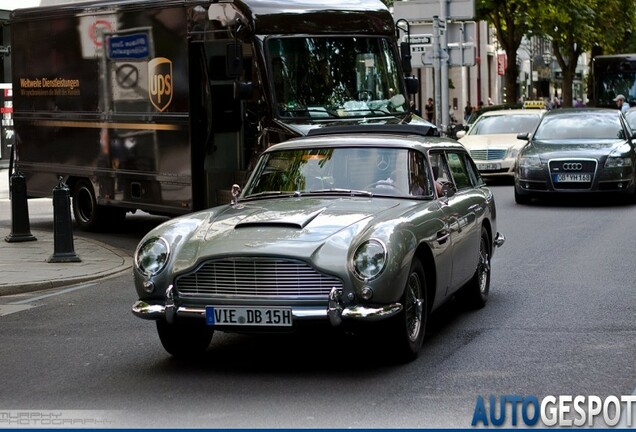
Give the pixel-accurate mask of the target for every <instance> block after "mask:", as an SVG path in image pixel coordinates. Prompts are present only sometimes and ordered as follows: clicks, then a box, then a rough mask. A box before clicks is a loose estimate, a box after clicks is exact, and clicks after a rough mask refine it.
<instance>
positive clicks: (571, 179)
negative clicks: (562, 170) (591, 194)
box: [552, 174, 592, 183]
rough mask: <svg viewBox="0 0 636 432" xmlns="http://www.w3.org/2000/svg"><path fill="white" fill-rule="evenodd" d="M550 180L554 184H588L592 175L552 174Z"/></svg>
mask: <svg viewBox="0 0 636 432" xmlns="http://www.w3.org/2000/svg"><path fill="white" fill-rule="evenodd" d="M552 179H553V180H554V182H555V183H589V182H591V181H592V174H554V175H553V177H552Z"/></svg>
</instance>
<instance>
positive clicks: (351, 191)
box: [305, 188, 373, 197]
mask: <svg viewBox="0 0 636 432" xmlns="http://www.w3.org/2000/svg"><path fill="white" fill-rule="evenodd" d="M305 193H307V192H305ZM309 193H310V194H336V195H350V196H367V197H372V196H373V194H372V193H371V192H369V191H365V190H356V189H341V188H330V189H316V190H310V191H309Z"/></svg>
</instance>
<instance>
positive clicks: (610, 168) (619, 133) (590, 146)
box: [515, 108, 636, 204]
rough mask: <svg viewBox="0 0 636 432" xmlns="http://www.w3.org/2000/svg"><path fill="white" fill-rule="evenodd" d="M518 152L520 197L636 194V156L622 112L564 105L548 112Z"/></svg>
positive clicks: (522, 200)
mask: <svg viewBox="0 0 636 432" xmlns="http://www.w3.org/2000/svg"><path fill="white" fill-rule="evenodd" d="M519 138H520V139H521V140H523V142H525V143H526V144H527V145H525V146H524V147H523V149H522V150H521V152H520V153H519V156H518V158H517V164H516V170H515V201H516V202H517V203H519V204H528V203H529V202H530V200H531V199H532V198H539V197H545V196H548V195H553V194H568V193H570V194H571V193H603V194H605V193H619V194H624V195H626V196H627V197H628V198H629V199H633V197H634V194H635V190H636V184H635V182H634V167H635V166H636V156H635V153H634V142H633V138H634V136H633V132H632V129H631V128H630V127H629V126H628V125H627V122H626V120H625V118H624V117H623V115H622V114H621V112H620V111H619V110H616V109H605V108H572V109H568V108H562V109H558V110H554V111H550V112H548V113H546V114H545V115H544V116H543V119H542V120H541V123H539V126H538V127H537V129H536V131H535V132H534V133H532V134H529V133H525V134H520V135H519Z"/></svg>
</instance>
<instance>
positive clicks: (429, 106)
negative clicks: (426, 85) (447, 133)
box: [424, 98, 435, 123]
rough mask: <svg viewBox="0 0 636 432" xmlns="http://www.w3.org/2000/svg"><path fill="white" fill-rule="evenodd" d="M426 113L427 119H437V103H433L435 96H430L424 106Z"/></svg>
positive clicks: (431, 120)
mask: <svg viewBox="0 0 636 432" xmlns="http://www.w3.org/2000/svg"><path fill="white" fill-rule="evenodd" d="M424 114H425V115H426V120H428V121H430V122H431V123H433V120H434V119H435V105H433V98H428V101H427V102H426V105H425V106H424Z"/></svg>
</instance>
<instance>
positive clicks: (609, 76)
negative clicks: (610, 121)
mask: <svg viewBox="0 0 636 432" xmlns="http://www.w3.org/2000/svg"><path fill="white" fill-rule="evenodd" d="M618 67H619V66H618V65H617V66H616V68H618ZM597 79H598V82H597V92H598V96H597V97H598V100H597V105H598V106H608V107H609V106H615V105H616V103H615V102H614V98H615V97H616V96H618V95H619V94H622V95H624V96H625V97H626V98H627V102H631V101H634V100H636V72H634V71H631V70H625V71H620V72H613V73H612V72H606V73H605V74H603V75H602V76H600V77H599V78H597Z"/></svg>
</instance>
